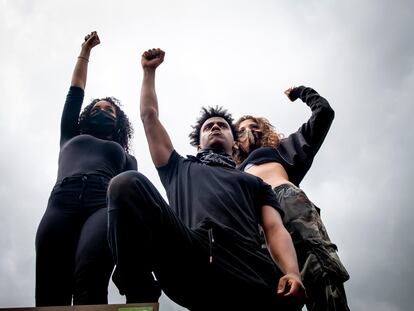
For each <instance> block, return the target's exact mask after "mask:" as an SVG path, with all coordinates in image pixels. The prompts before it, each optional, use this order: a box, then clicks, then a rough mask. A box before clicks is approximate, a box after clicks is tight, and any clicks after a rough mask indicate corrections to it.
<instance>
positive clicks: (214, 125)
mask: <svg viewBox="0 0 414 311" xmlns="http://www.w3.org/2000/svg"><path fill="white" fill-rule="evenodd" d="M217 129H218V130H220V126H219V125H218V124H217V123H214V124H213V126H212V127H211V130H212V131H214V130H217Z"/></svg>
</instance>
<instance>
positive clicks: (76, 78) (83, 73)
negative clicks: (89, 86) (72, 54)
mask: <svg viewBox="0 0 414 311" xmlns="http://www.w3.org/2000/svg"><path fill="white" fill-rule="evenodd" d="M90 53H91V51H90V49H85V48H82V49H81V52H80V54H79V56H78V58H77V61H76V65H75V69H74V70H73V74H72V82H71V86H77V87H80V88H81V89H85V86H86V78H87V74H88V62H89V56H90Z"/></svg>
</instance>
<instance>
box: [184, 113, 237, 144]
mask: <svg viewBox="0 0 414 311" xmlns="http://www.w3.org/2000/svg"><path fill="white" fill-rule="evenodd" d="M213 117H219V118H223V119H224V120H226V122H227V123H228V124H229V125H230V129H231V132H232V134H233V138H234V140H235V141H236V140H237V138H238V134H237V133H238V131H237V128H236V126H235V124H234V119H233V117H232V115H231V114H230V113H229V112H228V111H227V109H224V108H223V107H219V106H216V107H207V108H206V107H202V108H201V115H200V117H199V118H198V119H197V121H196V124H195V125H193V126H191V127H192V128H193V131H192V132H191V133H190V134H189V135H188V136H189V137H190V144H191V145H192V146H194V147H197V146H198V145H199V144H200V131H201V127H202V126H203V124H204V122H206V121H207V120H208V119H210V118H213Z"/></svg>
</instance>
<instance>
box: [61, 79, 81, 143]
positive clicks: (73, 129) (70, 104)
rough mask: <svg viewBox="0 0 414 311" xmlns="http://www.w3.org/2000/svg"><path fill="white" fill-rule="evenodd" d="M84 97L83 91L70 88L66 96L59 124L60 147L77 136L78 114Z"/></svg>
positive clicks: (73, 87)
mask: <svg viewBox="0 0 414 311" xmlns="http://www.w3.org/2000/svg"><path fill="white" fill-rule="evenodd" d="M83 97H84V90H83V89H82V88H80V87H76V86H72V87H70V89H69V92H68V95H67V96H66V101H65V105H64V107H63V112H62V118H61V122H60V146H62V145H63V144H64V143H65V142H66V141H67V140H69V139H70V138H72V137H74V136H76V135H79V122H78V120H79V113H80V109H81V106H82V102H83Z"/></svg>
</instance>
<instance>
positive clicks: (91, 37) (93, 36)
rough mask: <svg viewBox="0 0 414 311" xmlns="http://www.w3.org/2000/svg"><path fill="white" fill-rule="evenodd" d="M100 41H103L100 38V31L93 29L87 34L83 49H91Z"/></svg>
mask: <svg viewBox="0 0 414 311" xmlns="http://www.w3.org/2000/svg"><path fill="white" fill-rule="evenodd" d="M99 43H101V41H100V40H99V36H98V33H97V32H96V31H92V32H91V33H90V34H88V35H86V36H85V41H83V43H82V49H88V50H91V49H92V48H93V47H95V46H97V45H98V44H99Z"/></svg>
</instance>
